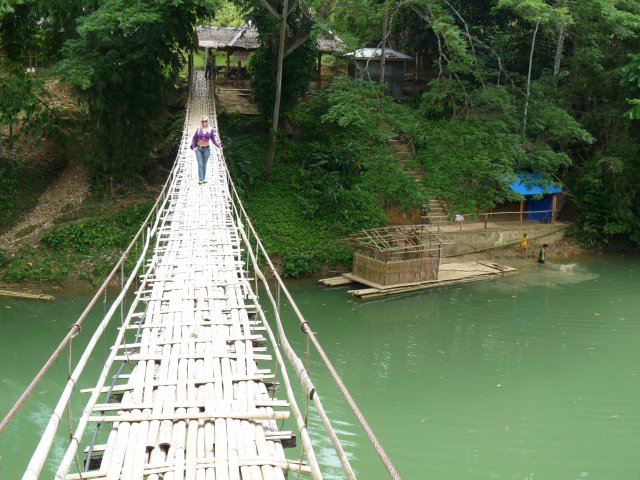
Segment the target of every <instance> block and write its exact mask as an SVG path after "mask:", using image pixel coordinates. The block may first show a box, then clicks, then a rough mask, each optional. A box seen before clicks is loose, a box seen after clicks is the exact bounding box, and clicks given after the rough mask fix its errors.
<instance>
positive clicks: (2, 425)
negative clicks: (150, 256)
mask: <svg viewBox="0 0 640 480" xmlns="http://www.w3.org/2000/svg"><path fill="white" fill-rule="evenodd" d="M174 175H175V167H174V169H173V170H172V171H171V173H170V174H169V176H168V178H167V180H166V182H165V184H164V186H163V188H162V191H161V192H160V194H159V195H158V198H157V199H156V202H155V203H154V205H153V207H152V208H151V210H150V211H149V214H148V215H147V217H146V218H145V219H144V221H143V222H142V225H141V226H140V228H139V229H138V231H137V232H136V234H135V236H134V237H133V239H132V240H131V242H130V243H129V246H128V247H127V249H126V250H125V251H124V253H123V254H122V255H121V256H120V258H119V260H118V262H117V263H116V265H115V266H114V267H113V269H112V270H111V272H110V273H109V275H108V276H107V278H106V279H105V280H104V282H103V283H102V285H100V287H99V288H98V290H97V291H96V293H95V295H94V296H93V298H92V299H91V300H90V301H89V303H88V305H87V306H86V307H85V309H84V311H83V312H82V313H81V314H80V316H79V317H78V319H77V320H76V321H75V323H73V325H71V328H70V329H69V332H68V333H67V334H66V336H65V337H64V338H63V339H62V341H61V342H60V344H59V345H58V346H57V347H56V349H55V350H54V351H53V353H52V354H51V356H50V357H49V359H48V360H47V361H46V362H45V364H44V365H43V366H42V368H41V369H40V371H39V372H38V373H37V374H36V376H35V377H34V378H33V380H32V381H31V383H29V385H28V386H27V388H26V389H25V390H24V392H23V393H22V395H20V397H19V398H18V399H17V400H16V402H15V403H14V405H13V406H12V407H11V409H10V410H9V412H8V413H7V414H6V415H5V417H4V418H3V419H2V421H1V422H0V433H2V432H3V431H4V430H5V429H6V428H7V426H8V425H9V423H11V421H12V420H13V418H14V417H15V415H16V414H17V413H18V411H19V410H20V408H21V407H22V405H24V403H25V402H26V401H27V399H28V398H29V396H30V395H31V394H32V393H33V391H34V389H35V388H36V387H37V386H38V384H39V383H40V381H41V380H42V379H43V377H44V376H45V374H46V373H47V372H48V371H49V370H50V368H51V367H52V366H53V364H54V363H55V362H56V360H57V359H58V358H59V357H60V355H61V354H62V353H63V352H64V350H65V348H66V347H67V346H68V345H69V343H70V342H71V340H72V339H73V338H74V337H75V336H76V335H77V334H78V333H79V332H80V330H81V328H82V324H83V323H84V321H85V320H86V318H87V317H88V316H89V314H90V313H91V311H92V310H93V307H94V306H95V304H96V303H97V302H98V300H99V299H100V297H101V296H102V294H104V293H105V292H106V290H107V288H108V286H109V284H110V283H111V282H112V281H113V279H114V278H115V277H116V275H117V274H118V271H119V270H120V269H121V267H122V266H123V265H124V262H125V261H126V260H127V258H128V257H129V254H130V253H131V250H132V249H133V247H134V246H135V245H136V244H137V242H138V240H139V239H140V238H141V236H142V235H143V233H144V231H145V229H146V228H147V225H148V224H149V221H150V220H151V218H153V215H154V214H155V213H156V212H157V209H158V206H159V205H160V202H161V201H164V200H165V196H166V192H167V188H168V186H169V184H170V181H171V179H172V178H173V176H174Z"/></svg>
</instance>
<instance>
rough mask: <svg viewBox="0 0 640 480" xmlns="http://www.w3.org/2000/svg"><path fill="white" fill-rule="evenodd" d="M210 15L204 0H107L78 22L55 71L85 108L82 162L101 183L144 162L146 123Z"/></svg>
mask: <svg viewBox="0 0 640 480" xmlns="http://www.w3.org/2000/svg"><path fill="white" fill-rule="evenodd" d="M210 12H211V5H210V4H209V3H208V2H206V1H205V0H158V1H155V2H151V3H150V2H146V1H142V0H135V1H131V0H104V1H102V2H100V4H99V6H98V8H96V9H95V10H94V11H92V12H91V13H89V14H87V15H85V16H84V17H82V18H81V19H80V21H79V24H78V29H77V31H78V35H77V38H74V39H71V40H69V41H68V42H67V43H66V46H65V48H64V50H63V58H62V60H61V61H60V63H59V64H58V65H57V66H56V73H57V74H58V75H59V76H60V77H61V78H62V79H63V80H65V81H68V82H70V83H71V84H72V85H73V86H74V88H75V93H76V94H77V95H78V97H79V98H80V99H81V100H82V101H83V102H84V104H85V105H86V109H87V113H88V115H89V116H88V118H89V120H88V124H87V126H86V132H85V136H84V137H83V139H82V141H83V144H84V145H85V160H86V162H87V164H88V165H89V167H90V169H91V172H92V173H93V175H94V176H95V177H96V179H97V180H98V181H101V182H105V181H107V179H108V178H110V177H118V178H127V176H130V175H132V174H138V173H140V172H141V171H142V170H143V169H144V167H145V166H146V161H147V156H148V152H149V150H150V148H151V146H152V145H153V143H154V142H155V138H154V137H155V136H156V135H157V134H156V133H155V132H153V131H151V130H150V123H151V121H152V120H153V119H155V118H156V117H157V116H158V115H159V114H160V113H161V112H162V111H163V109H164V105H165V99H166V96H167V94H168V92H169V91H170V90H171V89H173V88H174V85H175V82H176V79H177V78H178V75H179V73H180V71H181V69H182V67H183V64H184V61H185V60H184V59H185V56H184V54H183V52H184V50H186V49H191V48H193V46H194V35H193V33H194V28H195V23H196V18H197V16H198V15H206V14H208V13H210Z"/></svg>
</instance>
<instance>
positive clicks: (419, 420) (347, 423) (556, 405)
mask: <svg viewBox="0 0 640 480" xmlns="http://www.w3.org/2000/svg"><path fill="white" fill-rule="evenodd" d="M504 263H505V264H508V265H512V266H514V267H516V268H518V270H519V274H517V275H514V276H511V277H507V278H502V279H497V280H494V281H488V282H480V283H476V284H467V285H464V286H460V287H451V288H445V289H440V290H433V291H430V292H424V293H419V294H411V295H405V296H400V297H395V298H387V299H382V300H369V301H359V300H353V299H352V298H351V297H350V296H349V295H348V293H347V288H334V289H329V288H325V287H320V286H318V285H317V283H315V282H312V281H309V280H307V281H296V282H289V286H290V290H291V292H292V294H293V296H294V298H295V299H296V301H297V303H298V305H299V307H300V308H301V310H302V312H303V313H304V314H305V316H306V317H307V320H308V321H309V322H310V324H311V325H312V327H313V329H314V331H315V332H316V333H317V336H318V338H319V339H320V341H321V343H322V344H323V346H324V348H325V350H326V352H327V354H328V355H329V357H330V358H331V360H332V361H333V363H334V366H335V367H336V369H337V370H338V371H339V372H340V374H341V375H342V378H343V380H344V382H345V384H346V385H347V386H348V388H349V390H350V391H351V393H352V395H353V397H354V398H355V400H356V401H357V403H358V405H359V406H360V408H361V409H362V411H363V413H364V415H365V416H366V418H367V419H368V421H369V423H370V424H371V426H372V428H373V429H374V431H375V433H376V435H377V436H378V438H379V439H380V440H381V442H382V444H383V446H384V447H385V449H386V451H387V453H388V454H389V456H390V457H391V459H392V460H393V462H394V464H395V465H396V468H397V469H398V471H399V472H400V474H401V476H402V478H403V479H429V480H489V479H500V480H582V479H589V480H596V479H597V480H640V453H639V452H640V350H639V348H638V347H639V345H640V318H639V315H638V313H639V312H640V295H639V293H640V286H639V284H638V280H639V279H640V257H638V256H616V255H602V256H593V257H580V258H578V259H574V260H563V261H561V262H554V260H553V259H551V261H550V262H548V263H547V264H546V265H544V266H539V265H537V264H535V262H533V261H532V260H527V261H523V260H509V261H505V262H504ZM88 298H89V296H86V295H84V296H83V295H75V296H67V297H64V296H59V298H58V299H57V300H56V301H55V302H49V303H47V302H33V301H24V300H15V299H6V298H4V299H3V298H1V297H0V414H1V415H4V413H5V412H6V411H7V410H8V409H9V407H10V406H11V404H12V403H13V401H14V400H15V398H16V397H17V396H18V395H19V394H20V392H21V391H22V390H23V389H24V387H25V386H26V384H27V382H28V381H29V380H30V379H31V378H32V376H33V375H34V373H35V372H36V371H37V369H38V368H39V367H40V365H41V364H42V363H43V362H44V360H45V359H46V358H47V357H48V355H49V354H50V353H51V351H52V349H53V348H54V346H55V345H56V344H57V342H58V341H59V339H60V338H61V337H62V336H63V335H64V333H65V332H66V331H67V329H68V327H69V325H70V324H71V323H73V321H74V320H75V318H76V317H77V315H78V314H79V313H80V312H81V311H82V310H83V308H84V306H85V304H86V303H87V301H88ZM104 308H105V307H103V306H99V308H98V310H99V312H98V313H102V311H103V310H104ZM96 321H97V316H95V317H93V318H92V319H90V320H89V323H88V325H87V327H86V330H89V329H90V325H92V324H93V325H95V323H96ZM285 321H286V323H287V326H288V331H289V332H290V333H289V337H290V340H291V341H292V343H293V344H294V346H295V347H296V349H297V350H298V352H299V354H300V355H301V356H304V352H305V340H304V338H303V336H302V334H301V333H300V329H299V327H298V326H297V323H296V322H297V320H295V319H294V318H293V317H291V316H287V318H286V319H285ZM80 343H81V342H80ZM77 348H78V349H79V347H77ZM107 351H108V345H107V344H104V345H101V346H100V348H99V349H98V353H97V354H96V357H97V358H96V359H95V361H93V363H92V364H91V365H90V368H92V369H93V370H94V371H95V370H97V369H98V368H99V366H100V365H101V359H100V358H98V357H99V356H101V355H105V353H106V352H107ZM98 354H99V355H98ZM66 370H67V367H66V360H60V361H59V362H58V364H57V365H56V367H55V368H54V371H53V372H52V374H51V375H49V376H48V377H47V378H46V380H45V382H44V383H43V384H42V385H41V386H40V387H39V388H38V389H37V391H36V393H35V394H34V396H33V397H32V399H31V400H30V401H29V402H28V403H27V404H26V405H25V407H24V409H23V410H22V411H21V412H20V414H19V415H18V417H16V419H15V421H14V423H12V425H11V426H10V428H9V429H8V430H7V431H5V432H4V433H3V434H1V435H0V480H14V479H18V478H20V474H21V472H22V470H23V468H24V466H25V464H26V462H27V461H28V458H29V456H30V450H32V449H33V446H34V445H35V443H36V437H37V435H38V432H39V431H40V429H41V428H43V425H44V423H45V421H46V419H47V418H48V415H47V413H48V412H49V411H50V410H51V409H52V405H53V403H54V402H55V400H54V399H55V398H57V396H58V395H59V393H60V388H59V384H60V382H61V381H63V380H64V379H65V377H66ZM311 377H312V378H313V380H314V383H315V385H316V388H317V390H318V392H319V393H320V396H321V398H322V400H323V403H324V405H325V408H326V410H327V412H328V413H329V415H330V417H331V418H332V419H333V420H334V424H335V427H336V429H337V431H338V433H339V436H340V437H341V439H342V442H343V445H344V446H345V449H346V450H347V452H348V453H349V456H350V459H351V462H352V465H353V467H354V469H355V470H356V472H357V474H358V478H359V479H384V478H388V476H387V475H386V472H385V470H384V467H383V466H382V464H381V462H380V461H379V460H378V459H377V456H376V454H375V452H374V450H373V448H372V447H371V446H370V445H369V442H368V440H367V438H366V436H365V435H364V433H363V431H362V429H361V428H360V427H359V425H358V423H357V420H356V419H355V417H354V416H353V414H352V413H351V412H350V410H349V409H348V406H347V405H346V403H345V402H344V400H343V399H342V398H341V395H340V393H339V392H338V391H337V388H336V387H335V386H334V385H333V384H332V383H331V381H330V380H329V377H328V374H327V373H326V371H325V370H324V369H323V368H322V367H321V366H320V364H319V363H318V362H317V358H316V357H315V356H314V357H312V367H311ZM294 378H295V377H294ZM74 408H75V409H76V410H77V411H79V410H80V406H77V407H74ZM311 417H312V419H313V412H312V413H311ZM311 424H312V427H311V432H312V435H313V436H314V437H316V438H317V439H320V447H319V448H318V449H317V453H318V456H319V458H320V461H321V463H322V464H324V465H325V470H326V477H327V478H341V477H340V474H339V473H338V469H337V468H336V465H337V461H336V459H335V458H334V456H333V455H332V454H331V452H330V449H329V445H328V444H327V443H322V439H321V435H320V434H319V430H318V427H316V426H315V423H314V422H311ZM61 449H62V446H61V445H57V446H56V449H55V450H54V453H55V454H57V455H59V454H60V451H61ZM287 453H288V455H289V456H290V457H291V458H296V457H297V455H298V453H297V450H296V451H291V450H288V451H287ZM43 478H44V476H43ZM290 478H295V476H293V477H291V476H290Z"/></svg>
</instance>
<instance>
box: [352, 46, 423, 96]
mask: <svg viewBox="0 0 640 480" xmlns="http://www.w3.org/2000/svg"><path fill="white" fill-rule="evenodd" d="M345 57H347V58H349V59H352V60H353V62H352V63H351V64H350V65H349V75H351V76H352V77H353V78H359V79H362V80H371V81H373V82H379V81H380V70H381V64H382V49H381V48H361V49H359V50H356V51H355V52H351V53H347V54H345ZM384 58H385V67H384V81H385V83H386V84H387V88H386V93H388V94H390V95H392V96H394V97H396V98H397V97H402V96H403V95H404V73H405V69H406V64H407V62H408V61H410V60H413V57H410V56H409V55H405V54H404V53H401V52H398V51H397V50H393V49H392V48H386V49H385V51H384Z"/></svg>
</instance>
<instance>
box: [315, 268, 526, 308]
mask: <svg viewBox="0 0 640 480" xmlns="http://www.w3.org/2000/svg"><path fill="white" fill-rule="evenodd" d="M514 273H518V272H517V270H516V269H515V268H512V267H508V266H505V265H499V264H497V263H494V262H490V261H478V262H463V263H444V264H441V265H440V272H439V275H438V279H437V280H428V281H424V282H416V283H403V284H399V285H387V286H384V285H378V284H376V283H373V282H370V281H368V280H366V279H364V278H361V277H358V276H356V275H353V274H352V273H343V274H342V275H341V276H339V277H332V278H324V279H322V280H320V283H322V284H323V285H327V286H331V287H335V286H344V285H349V284H351V283H360V284H362V285H366V286H367V287H368V288H361V289H356V290H349V293H350V294H351V295H353V296H354V297H358V298H363V299H365V298H375V297H382V296H385V295H395V294H398V293H407V292H416V291H420V290H427V289H430V288H437V287H445V286H451V285H461V284H464V283H470V282H478V281H482V280H491V279H493V278H496V277H503V276H506V275H513V274H514Z"/></svg>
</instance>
